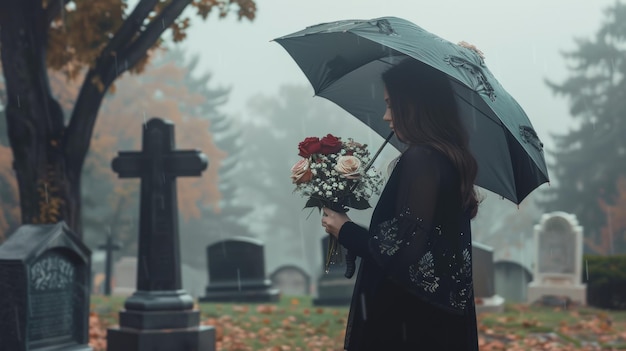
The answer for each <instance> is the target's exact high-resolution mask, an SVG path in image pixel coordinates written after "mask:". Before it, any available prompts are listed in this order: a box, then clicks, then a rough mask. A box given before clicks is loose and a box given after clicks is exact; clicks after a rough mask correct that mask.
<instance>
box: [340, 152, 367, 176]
mask: <svg viewBox="0 0 626 351" xmlns="http://www.w3.org/2000/svg"><path fill="white" fill-rule="evenodd" d="M335 170H336V171H337V172H339V174H341V175H343V176H344V177H346V178H348V179H358V178H360V177H361V173H360V172H361V160H359V159H358V158H357V157H355V156H349V155H348V156H339V158H337V164H336V165H335Z"/></svg>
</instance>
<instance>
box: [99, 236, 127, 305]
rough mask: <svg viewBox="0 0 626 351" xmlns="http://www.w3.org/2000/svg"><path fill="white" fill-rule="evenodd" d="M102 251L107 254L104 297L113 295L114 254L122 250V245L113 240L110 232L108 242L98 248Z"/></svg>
mask: <svg viewBox="0 0 626 351" xmlns="http://www.w3.org/2000/svg"><path fill="white" fill-rule="evenodd" d="M98 248H99V249H100V250H104V252H105V253H106V258H105V263H104V264H105V270H104V295H106V296H110V295H111V279H112V278H113V277H112V275H113V252H114V251H117V250H119V249H121V248H122V245H121V244H120V243H118V242H117V241H115V240H114V239H113V235H112V234H111V232H110V231H109V232H108V233H107V241H106V242H105V243H104V244H102V245H100V246H98Z"/></svg>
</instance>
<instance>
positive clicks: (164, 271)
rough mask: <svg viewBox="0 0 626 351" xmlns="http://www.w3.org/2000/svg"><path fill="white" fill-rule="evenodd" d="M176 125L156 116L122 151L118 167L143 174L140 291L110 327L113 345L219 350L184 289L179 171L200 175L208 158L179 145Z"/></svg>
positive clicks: (132, 349) (151, 350) (141, 350)
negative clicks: (138, 142) (132, 147)
mask: <svg viewBox="0 0 626 351" xmlns="http://www.w3.org/2000/svg"><path fill="white" fill-rule="evenodd" d="M174 146H175V145H174V125H173V124H172V123H171V122H169V121H164V120H161V119H159V118H152V119H151V120H150V121H148V123H147V124H146V126H145V128H144V131H143V145H142V150H141V151H137V152H135V151H131V152H128V151H124V152H120V153H119V155H118V157H116V158H115V159H113V163H112V168H113V170H114V171H115V172H117V173H118V175H119V177H120V178H140V179H141V193H140V202H139V208H140V209H139V245H138V247H139V249H138V256H137V291H135V292H134V293H133V295H132V296H130V297H129V298H128V299H127V300H126V302H125V303H124V307H125V310H122V311H120V317H119V328H110V329H108V332H107V350H109V351H113V350H114V351H187V350H207V351H214V350H215V329H214V328H213V327H209V326H203V325H200V324H199V322H200V311H199V310H197V309H194V308H193V298H192V297H191V295H189V294H188V293H187V292H186V291H185V290H184V289H182V274H181V267H180V245H179V236H178V205H177V197H176V177H184V176H200V175H201V174H202V171H204V170H205V169H206V168H207V165H208V161H207V158H206V156H205V155H204V154H202V153H201V152H200V151H198V150H175V149H174Z"/></svg>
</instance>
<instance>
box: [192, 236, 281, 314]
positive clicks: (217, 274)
mask: <svg viewBox="0 0 626 351" xmlns="http://www.w3.org/2000/svg"><path fill="white" fill-rule="evenodd" d="M207 265H208V271H209V283H208V284H207V287H206V289H205V295H204V296H203V297H202V298H200V301H201V302H217V301H231V302H276V301H278V299H279V297H280V296H279V291H278V289H274V288H272V283H271V282H270V280H269V279H267V277H266V274H265V252H264V246H263V242H261V241H260V240H257V239H254V238H247V237H236V238H232V239H228V240H223V241H220V242H217V243H214V244H211V245H209V246H208V247H207Z"/></svg>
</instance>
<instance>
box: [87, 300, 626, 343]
mask: <svg viewBox="0 0 626 351" xmlns="http://www.w3.org/2000/svg"><path fill="white" fill-rule="evenodd" d="M123 304H124V298H123V297H104V296H92V298H91V316H90V333H89V334H90V344H91V346H92V347H93V348H94V351H104V350H105V345H106V329H107V328H108V327H110V326H114V325H116V324H117V318H118V311H119V310H120V308H121V307H122V306H123ZM198 307H199V308H200V310H201V320H202V324H205V325H211V326H214V327H215V328H216V335H217V348H216V350H217V351H260V350H263V351H297V350H300V351H336V350H342V348H341V345H343V336H344V326H345V322H346V318H347V314H348V309H347V307H326V306H324V307H320V306H313V305H312V300H311V298H310V297H288V296H287V297H282V298H281V299H280V301H279V302H278V303H276V304H266V303H261V304H236V303H201V304H199V305H198ZM478 325H479V338H480V341H479V342H480V350H481V351H504V350H507V351H522V350H552V351H556V350H559V351H561V350H562V351H574V350H577V351H578V350H586V351H592V350H593V351H595V350H626V311H605V310H598V309H594V308H590V307H570V308H568V309H564V308H561V307H557V308H555V307H542V306H528V305H522V304H507V305H506V307H505V311H504V312H503V313H493V314H481V315H479V317H478Z"/></svg>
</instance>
